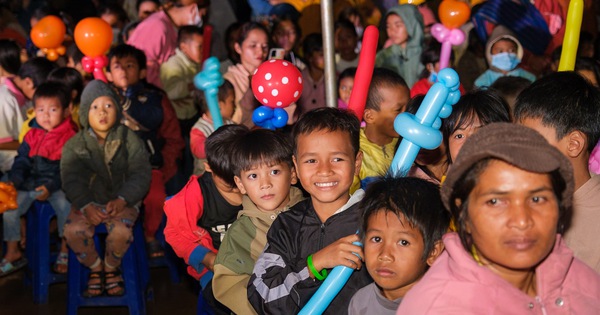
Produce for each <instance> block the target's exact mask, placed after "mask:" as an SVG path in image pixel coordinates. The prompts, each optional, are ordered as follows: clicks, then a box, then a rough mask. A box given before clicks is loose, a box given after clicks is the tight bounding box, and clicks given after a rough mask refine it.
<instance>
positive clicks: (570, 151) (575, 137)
mask: <svg viewBox="0 0 600 315" xmlns="http://www.w3.org/2000/svg"><path fill="white" fill-rule="evenodd" d="M566 137H567V141H568V142H567V155H568V156H569V157H570V158H576V157H578V156H580V155H581V154H582V153H583V152H586V150H587V136H586V135H585V134H584V133H583V132H581V131H579V130H574V131H571V132H570V133H569V134H568V135H567V136H566Z"/></svg>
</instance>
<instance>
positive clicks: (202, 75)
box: [194, 57, 224, 129]
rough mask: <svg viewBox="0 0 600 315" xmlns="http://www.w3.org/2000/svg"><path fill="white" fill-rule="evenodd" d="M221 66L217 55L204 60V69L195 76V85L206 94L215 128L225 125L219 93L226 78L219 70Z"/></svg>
mask: <svg viewBox="0 0 600 315" xmlns="http://www.w3.org/2000/svg"><path fill="white" fill-rule="evenodd" d="M219 67H220V65H219V59H217V57H210V58H208V59H206V61H204V65H203V66H202V71H201V72H199V73H198V74H196V76H194V85H195V86H196V88H198V89H199V90H202V91H203V92H204V95H205V96H206V104H207V105H208V111H209V112H210V115H211V117H212V121H213V125H214V127H215V129H218V128H219V127H221V126H223V117H221V110H220V109H219V99H218V97H217V93H218V92H219V86H221V85H222V84H223V82H224V79H223V76H222V75H221V72H220V71H219Z"/></svg>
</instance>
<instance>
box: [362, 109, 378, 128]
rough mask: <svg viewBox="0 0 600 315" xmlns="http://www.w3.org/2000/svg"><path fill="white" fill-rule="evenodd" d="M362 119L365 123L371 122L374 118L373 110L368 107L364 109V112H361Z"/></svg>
mask: <svg viewBox="0 0 600 315" xmlns="http://www.w3.org/2000/svg"><path fill="white" fill-rule="evenodd" d="M363 119H364V120H365V122H366V123H367V124H371V123H373V121H374V120H375V111H374V110H372V109H370V108H367V109H365V113H364V114H363Z"/></svg>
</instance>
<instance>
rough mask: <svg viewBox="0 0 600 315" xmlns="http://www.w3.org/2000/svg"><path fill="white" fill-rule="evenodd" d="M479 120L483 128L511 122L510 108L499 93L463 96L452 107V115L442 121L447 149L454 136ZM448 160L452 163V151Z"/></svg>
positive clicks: (485, 90) (479, 93)
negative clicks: (497, 123)
mask: <svg viewBox="0 0 600 315" xmlns="http://www.w3.org/2000/svg"><path fill="white" fill-rule="evenodd" d="M475 120H479V122H480V123H481V125H482V126H484V125H487V124H490V123H493V122H510V121H511V119H510V108H509V107H508V104H507V103H506V101H505V100H504V99H503V98H502V97H500V95H498V94H497V93H495V92H494V91H492V90H488V89H478V90H474V91H471V92H469V93H467V94H465V95H463V96H461V98H460V100H458V103H456V104H455V105H454V106H452V113H451V114H450V116H448V118H446V119H443V121H442V128H441V130H442V133H443V134H444V144H445V145H446V148H447V147H448V143H449V140H450V137H451V136H452V134H453V133H454V132H455V131H456V130H458V129H461V128H464V127H465V126H469V125H472V124H473V123H474V122H475ZM448 160H449V161H451V160H452V159H451V157H450V150H448Z"/></svg>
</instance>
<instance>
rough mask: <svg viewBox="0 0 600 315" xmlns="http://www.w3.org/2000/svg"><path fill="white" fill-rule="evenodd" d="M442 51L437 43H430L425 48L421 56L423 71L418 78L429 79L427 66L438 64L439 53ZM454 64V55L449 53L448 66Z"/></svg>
mask: <svg viewBox="0 0 600 315" xmlns="http://www.w3.org/2000/svg"><path fill="white" fill-rule="evenodd" d="M441 50H442V45H441V44H440V43H438V42H437V41H431V42H430V43H429V44H428V45H427V48H425V50H424V51H423V53H422V54H421V64H423V65H424V66H425V69H423V71H422V72H421V74H420V75H419V78H421V79H423V78H427V77H429V74H430V72H429V70H427V65H428V64H432V65H434V66H435V64H436V63H438V62H440V51H441ZM453 63H454V53H453V52H450V64H451V65H452V64H453Z"/></svg>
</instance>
